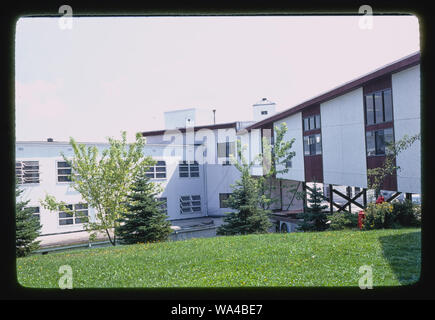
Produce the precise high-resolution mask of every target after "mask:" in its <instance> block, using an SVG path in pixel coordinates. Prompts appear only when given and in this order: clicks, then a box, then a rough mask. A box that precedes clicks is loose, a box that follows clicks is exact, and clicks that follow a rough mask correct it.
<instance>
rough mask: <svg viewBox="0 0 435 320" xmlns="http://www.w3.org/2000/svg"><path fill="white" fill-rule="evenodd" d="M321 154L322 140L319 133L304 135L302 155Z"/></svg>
mask: <svg viewBox="0 0 435 320" xmlns="http://www.w3.org/2000/svg"><path fill="white" fill-rule="evenodd" d="M317 154H322V141H321V136H320V134H319V133H318V134H312V135H309V136H304V155H306V156H313V155H317Z"/></svg>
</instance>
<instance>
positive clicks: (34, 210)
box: [26, 207, 41, 222]
mask: <svg viewBox="0 0 435 320" xmlns="http://www.w3.org/2000/svg"><path fill="white" fill-rule="evenodd" d="M26 209H28V210H29V211H31V212H32V215H33V217H35V218H36V219H38V221H39V222H40V221H41V215H40V213H39V207H28V208H26Z"/></svg>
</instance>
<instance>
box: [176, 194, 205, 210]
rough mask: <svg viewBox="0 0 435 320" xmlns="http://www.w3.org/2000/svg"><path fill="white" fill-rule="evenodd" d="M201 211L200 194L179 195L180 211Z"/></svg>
mask: <svg viewBox="0 0 435 320" xmlns="http://www.w3.org/2000/svg"><path fill="white" fill-rule="evenodd" d="M200 211H201V196H199V195H193V196H181V197H180V213H181V214H183V213H193V212H200Z"/></svg>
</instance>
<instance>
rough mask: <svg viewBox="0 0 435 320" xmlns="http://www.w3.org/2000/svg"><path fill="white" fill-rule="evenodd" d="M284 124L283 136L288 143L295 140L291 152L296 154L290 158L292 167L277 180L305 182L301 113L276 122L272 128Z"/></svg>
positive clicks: (279, 167) (280, 168)
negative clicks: (285, 125)
mask: <svg viewBox="0 0 435 320" xmlns="http://www.w3.org/2000/svg"><path fill="white" fill-rule="evenodd" d="M283 122H285V123H286V124H287V132H286V134H285V136H284V140H285V141H290V140H291V139H293V138H294V139H295V142H294V143H293V146H292V148H291V151H294V152H295V153H296V154H295V156H294V157H293V158H292V167H291V168H290V169H289V170H288V172H287V173H282V174H279V175H277V178H279V179H288V180H295V181H304V180H305V168H304V145H303V138H302V113H301V112H298V113H296V114H294V115H291V116H289V117H287V118H284V119H282V120H280V121H277V122H275V123H274V124H273V126H274V127H275V126H278V127H279V126H280V125H281V123H283ZM278 170H282V166H278Z"/></svg>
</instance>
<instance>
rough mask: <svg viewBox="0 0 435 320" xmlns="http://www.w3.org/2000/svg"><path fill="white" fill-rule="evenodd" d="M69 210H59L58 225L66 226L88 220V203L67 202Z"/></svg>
mask: <svg viewBox="0 0 435 320" xmlns="http://www.w3.org/2000/svg"><path fill="white" fill-rule="evenodd" d="M66 207H67V208H68V209H69V210H71V211H73V210H74V211H73V212H72V213H69V212H59V225H60V226H67V225H74V224H82V223H84V222H88V205H87V204H86V203H78V204H74V205H73V204H69V205H67V206H66Z"/></svg>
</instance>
